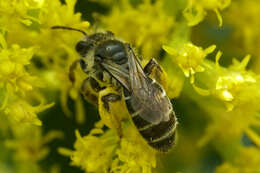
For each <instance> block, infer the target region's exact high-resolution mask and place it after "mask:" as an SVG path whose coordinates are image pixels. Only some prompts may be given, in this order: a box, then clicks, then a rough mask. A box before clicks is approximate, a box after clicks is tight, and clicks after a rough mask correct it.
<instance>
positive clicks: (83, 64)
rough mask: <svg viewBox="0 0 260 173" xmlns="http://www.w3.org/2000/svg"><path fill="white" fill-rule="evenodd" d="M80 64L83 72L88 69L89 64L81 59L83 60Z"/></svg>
mask: <svg viewBox="0 0 260 173" xmlns="http://www.w3.org/2000/svg"><path fill="white" fill-rule="evenodd" d="M79 63H80V67H81V68H82V69H83V70H84V69H86V68H87V64H86V63H85V61H84V60H82V59H81V60H80V61H79Z"/></svg>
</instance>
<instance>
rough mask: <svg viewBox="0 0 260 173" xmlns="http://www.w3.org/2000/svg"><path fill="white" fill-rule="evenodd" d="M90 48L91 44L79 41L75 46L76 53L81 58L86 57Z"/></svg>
mask: <svg viewBox="0 0 260 173" xmlns="http://www.w3.org/2000/svg"><path fill="white" fill-rule="evenodd" d="M90 48H91V44H90V43H89V42H87V41H80V42H78V43H77V45H76V51H77V52H78V53H79V54H80V55H81V56H86V54H87V51H88V50H89V49H90Z"/></svg>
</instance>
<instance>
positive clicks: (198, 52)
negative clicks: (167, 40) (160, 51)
mask: <svg viewBox="0 0 260 173" xmlns="http://www.w3.org/2000/svg"><path fill="white" fill-rule="evenodd" d="M163 48H164V50H165V51H166V52H168V53H169V54H171V55H172V56H173V58H172V61H173V62H174V63H175V64H177V65H178V66H179V67H180V68H181V69H182V71H183V73H184V75H185V76H186V77H191V82H192V83H193V82H194V74H195V73H196V72H203V71H204V67H203V60H204V58H206V56H207V55H208V54H210V53H212V52H213V51H214V50H215V48H216V46H215V45H212V46H210V47H208V48H206V49H205V50H203V49H202V48H201V47H197V46H195V45H193V44H192V43H186V44H184V45H183V47H182V48H181V50H175V49H173V48H171V47H168V46H164V47H163Z"/></svg>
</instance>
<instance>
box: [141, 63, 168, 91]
mask: <svg viewBox="0 0 260 173" xmlns="http://www.w3.org/2000/svg"><path fill="white" fill-rule="evenodd" d="M144 72H145V74H146V75H148V76H149V77H150V78H152V79H154V80H156V82H158V83H159V84H161V85H162V86H163V88H167V75H166V73H165V71H164V70H163V69H162V67H161V66H160V65H159V64H158V63H157V61H156V60H155V59H153V58H152V59H151V60H150V61H149V62H148V63H147V64H146V65H145V67H144Z"/></svg>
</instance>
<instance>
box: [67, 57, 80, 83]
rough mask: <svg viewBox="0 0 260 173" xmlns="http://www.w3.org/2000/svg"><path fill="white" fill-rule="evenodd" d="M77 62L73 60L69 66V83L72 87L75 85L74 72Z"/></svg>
mask: <svg viewBox="0 0 260 173" xmlns="http://www.w3.org/2000/svg"><path fill="white" fill-rule="evenodd" d="M78 63H79V60H75V61H74V62H73V63H72V64H71V65H70V69H69V80H70V81H71V83H72V85H74V83H75V80H76V78H75V72H74V71H75V70H76V68H77V66H78Z"/></svg>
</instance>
